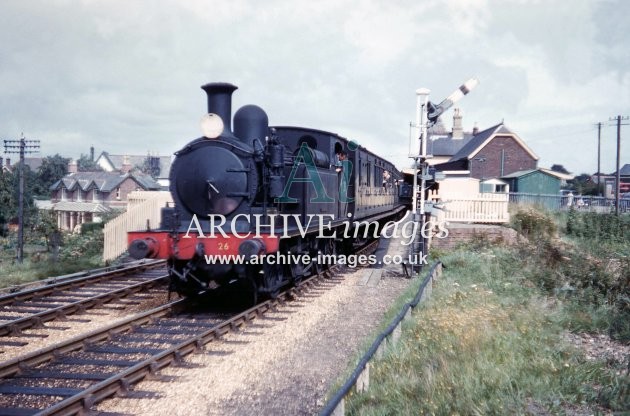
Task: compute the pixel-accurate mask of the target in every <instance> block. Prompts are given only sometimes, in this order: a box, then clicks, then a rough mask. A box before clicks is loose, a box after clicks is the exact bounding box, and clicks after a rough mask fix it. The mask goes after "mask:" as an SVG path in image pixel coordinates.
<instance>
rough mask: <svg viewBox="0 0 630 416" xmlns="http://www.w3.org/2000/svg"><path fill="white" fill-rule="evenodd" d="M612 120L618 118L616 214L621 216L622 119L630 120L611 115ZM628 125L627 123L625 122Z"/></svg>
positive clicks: (626, 117)
mask: <svg viewBox="0 0 630 416" xmlns="http://www.w3.org/2000/svg"><path fill="white" fill-rule="evenodd" d="M609 120H610V121H613V120H617V177H616V178H615V183H616V185H615V188H616V189H615V215H617V216H619V202H620V193H621V167H620V165H621V120H628V116H625V117H621V116H617V117H614V118H613V117H611V118H610V119H609ZM624 126H627V124H624Z"/></svg>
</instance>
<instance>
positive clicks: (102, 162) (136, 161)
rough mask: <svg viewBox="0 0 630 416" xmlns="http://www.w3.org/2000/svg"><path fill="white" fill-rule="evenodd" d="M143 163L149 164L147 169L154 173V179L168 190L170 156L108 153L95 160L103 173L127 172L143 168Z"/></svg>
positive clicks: (102, 153) (103, 153)
mask: <svg viewBox="0 0 630 416" xmlns="http://www.w3.org/2000/svg"><path fill="white" fill-rule="evenodd" d="M145 163H149V169H151V170H152V171H154V172H155V175H153V176H154V177H155V179H156V180H157V182H158V183H159V184H160V185H161V186H162V187H164V188H168V183H169V182H168V176H169V174H170V171H171V157H170V156H152V155H144V156H139V155H113V154H110V153H108V152H101V154H100V155H99V156H98V158H97V159H96V164H97V165H99V166H100V167H101V168H102V169H103V170H104V171H105V172H114V171H121V172H129V171H130V170H132V169H133V168H135V167H143V165H144V164H145Z"/></svg>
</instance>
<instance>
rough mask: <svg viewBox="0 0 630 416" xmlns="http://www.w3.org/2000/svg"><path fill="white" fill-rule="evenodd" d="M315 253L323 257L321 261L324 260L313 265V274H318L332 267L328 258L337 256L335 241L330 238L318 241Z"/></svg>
mask: <svg viewBox="0 0 630 416" xmlns="http://www.w3.org/2000/svg"><path fill="white" fill-rule="evenodd" d="M317 251H318V252H319V253H321V256H322V257H323V258H322V260H324V259H325V260H326V261H322V262H321V263H320V262H317V261H315V262H314V263H313V264H314V266H315V269H314V272H315V273H316V274H319V273H321V272H323V271H324V270H326V269H328V268H330V266H333V265H334V264H333V263H331V262H330V260H331V259H330V256H335V255H336V254H337V245H336V243H335V240H334V239H332V238H331V239H321V240H319V243H318V249H317Z"/></svg>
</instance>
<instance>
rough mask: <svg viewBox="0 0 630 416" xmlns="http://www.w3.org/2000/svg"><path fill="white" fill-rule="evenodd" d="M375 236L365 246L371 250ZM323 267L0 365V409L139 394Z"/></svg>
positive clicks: (36, 408)
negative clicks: (263, 295)
mask: <svg viewBox="0 0 630 416" xmlns="http://www.w3.org/2000/svg"><path fill="white" fill-rule="evenodd" d="M376 244H377V242H373V243H371V244H368V245H367V246H366V247H364V248H363V249H362V250H361V252H365V251H369V250H372V249H374V248H375V247H376ZM333 270H334V268H333V269H329V270H326V271H324V272H322V273H320V274H318V275H316V276H312V277H310V278H308V279H307V280H305V281H304V282H302V283H301V284H300V286H299V287H296V288H290V289H288V290H285V291H284V292H282V293H280V295H279V296H278V297H277V298H276V299H272V300H268V301H266V302H263V303H261V304H258V305H256V306H254V307H252V308H250V309H248V310H246V311H244V312H241V313H238V314H235V315H232V316H228V317H226V316H225V315H223V316H222V315H218V314H209V315H208V314H207V315H199V314H195V315H194V317H190V316H183V315H182V311H184V310H185V309H184V307H185V301H184V300H177V301H174V302H171V303H169V304H166V305H163V306H160V307H158V308H155V309H153V310H150V311H147V312H142V313H140V314H137V315H135V316H133V317H130V318H128V319H126V320H124V321H122V322H119V323H117V324H114V325H110V326H108V327H106V328H102V329H99V330H97V331H93V332H91V333H89V334H85V335H82V336H79V337H76V338H73V339H71V340H68V341H65V342H63V343H60V344H57V345H54V346H51V347H49V348H45V349H42V350H39V351H36V352H33V353H31V354H28V355H26V356H23V357H18V358H15V359H13V360H10V361H7V362H4V363H2V364H0V379H2V382H1V383H0V414H2V415H7V416H14V415H20V416H23V415H32V414H38V415H72V414H85V413H89V412H90V409H92V408H93V406H95V405H96V404H97V403H99V402H101V401H102V400H104V399H106V398H108V397H111V396H113V395H117V394H119V395H124V396H127V397H128V396H131V397H145V396H146V395H151V393H150V392H138V391H132V390H131V388H132V386H133V385H134V384H136V383H138V382H140V381H142V380H143V379H144V378H146V377H147V376H151V375H156V373H157V372H158V371H159V370H161V369H163V368H164V367H167V366H169V365H171V364H173V363H176V362H180V361H181V360H182V359H183V357H184V356H186V355H188V354H190V353H192V352H195V351H198V350H200V349H202V348H203V346H204V345H206V344H208V343H210V342H212V341H214V340H217V339H219V338H221V337H222V336H223V335H225V334H226V333H228V332H230V331H232V330H236V329H238V328H240V327H242V326H243V325H246V324H247V323H248V322H249V321H251V320H253V319H255V318H257V317H260V316H262V315H264V314H265V313H266V312H268V311H270V310H274V309H276V307H277V306H279V305H281V304H283V303H285V302H287V301H289V300H290V299H293V298H296V297H298V296H300V294H302V293H303V292H304V291H308V290H309V289H310V288H313V287H316V286H318V285H320V283H321V282H322V281H323V280H324V279H325V278H328V277H330V273H331V272H332V271H333Z"/></svg>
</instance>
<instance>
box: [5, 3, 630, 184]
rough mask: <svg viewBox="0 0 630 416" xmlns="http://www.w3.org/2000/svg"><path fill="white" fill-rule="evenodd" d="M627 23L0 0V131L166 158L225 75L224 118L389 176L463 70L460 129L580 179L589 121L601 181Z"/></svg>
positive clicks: (513, 14)
mask: <svg viewBox="0 0 630 416" xmlns="http://www.w3.org/2000/svg"><path fill="white" fill-rule="evenodd" d="M628 15H630V2H627V1H624V0H618V1H612V0H611V1H607V0H602V1H581V0H572V1H565V0H558V1H553V0H545V1H533V0H532V1H525V0H522V1H503V0H502V1H498V0H497V1H484V0H458V1H437V0H434V1H431V0H412V1H387V2H386V1H383V0H381V1H377V0H365V1H356V0H355V1H349V0H334V1H332V0H322V1H313V0H309V1H300V0H295V1H273V0H272V1H255V0H251V1H248V0H230V1H227V0H223V1H217V0H179V1H166V0H164V1H148V0H146V1H118V0H103V1H99V0H82V1H79V0H40V1H36V0H16V1H13V0H3V1H2V2H1V3H0V41H1V42H0V45H1V46H0V137H1V138H3V139H7V138H9V139H12V138H15V139H17V138H19V135H20V133H21V132H24V133H25V135H26V136H27V137H31V138H38V139H40V140H41V149H42V152H41V154H42V155H51V154H54V153H60V154H62V155H66V156H72V157H78V156H79V155H80V154H81V153H85V154H87V153H89V147H90V145H94V147H95V148H96V152H97V154H98V153H100V152H101V151H102V150H107V151H109V152H110V153H117V154H120V153H135V154H146V153H147V152H153V153H159V154H160V155H166V154H172V153H173V152H174V151H176V150H178V149H179V148H181V147H182V146H183V145H184V144H186V143H187V142H188V141H190V140H191V139H193V138H195V137H198V136H200V130H199V119H200V117H201V116H202V115H203V113H204V112H205V110H206V101H205V94H204V92H203V91H202V90H200V89H199V86H200V85H202V84H204V83H206V82H210V81H227V82H231V83H234V84H236V85H238V86H239V90H237V91H236V93H235V95H234V104H233V109H236V108H238V107H240V106H241V105H244V104H257V105H260V106H261V107H263V108H264V109H265V110H266V111H267V113H268V114H269V118H270V122H271V124H275V125H301V126H307V127H314V128H318V129H323V130H330V131H334V132H336V133H338V134H340V135H342V136H345V137H348V138H352V139H355V140H357V141H358V142H359V143H360V144H362V145H364V146H366V147H368V148H369V149H371V150H373V151H375V152H377V153H379V154H382V155H385V156H387V157H388V158H389V159H390V160H392V161H394V162H395V163H397V165H398V166H400V167H402V166H406V165H407V164H408V163H409V160H408V159H407V158H406V156H407V149H408V141H409V122H410V121H411V120H413V119H414V111H415V110H414V105H415V90H416V89H417V88H419V87H427V88H429V89H431V91H432V93H431V98H432V100H433V101H436V102H439V101H441V100H442V99H443V98H445V97H446V96H447V95H448V94H450V93H451V92H452V90H454V89H455V88H456V87H457V86H459V85H460V84H461V83H462V82H463V81H465V80H466V79H468V78H470V77H472V76H474V77H477V78H478V79H479V80H480V85H479V86H478V87H477V88H476V89H475V90H474V91H473V92H472V93H471V94H469V95H468V96H466V97H465V98H464V99H463V100H462V101H461V102H460V103H459V107H460V108H461V110H462V112H463V114H464V119H463V120H464V127H465V129H467V130H471V129H472V127H473V125H474V124H475V123H477V125H478V127H479V128H480V129H485V128H487V127H490V126H492V125H494V124H497V123H499V122H500V121H501V120H504V121H505V124H506V125H507V126H508V127H510V128H511V129H512V130H514V131H515V132H516V133H517V134H518V135H519V136H520V137H521V138H522V139H524V140H525V141H526V142H527V144H528V145H529V146H530V147H531V148H532V149H533V150H534V152H536V153H537V154H538V155H539V156H540V158H541V160H540V163H539V165H540V166H542V167H550V166H551V165H552V164H554V163H560V164H563V165H564V166H565V167H566V168H567V169H569V170H570V171H572V172H574V173H581V172H594V171H595V170H596V167H597V130H596V127H595V125H594V124H595V123H596V122H599V121H601V122H603V123H604V128H603V130H602V171H604V172H612V171H613V170H614V169H615V144H616V128H615V127H613V126H611V124H612V122H610V121H609V117H612V116H616V115H618V114H620V115H629V114H630V50H629V47H628V45H627V41H628V39H630V23H628V20H627V19H628V17H627V16H628ZM451 120H452V113H451V112H448V113H447V114H446V115H445V116H444V123H445V125H446V126H447V127H449V128H450V126H451ZM624 136H625V138H624ZM629 137H630V126H627V127H622V164H623V163H630V140H628V138H629Z"/></svg>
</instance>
